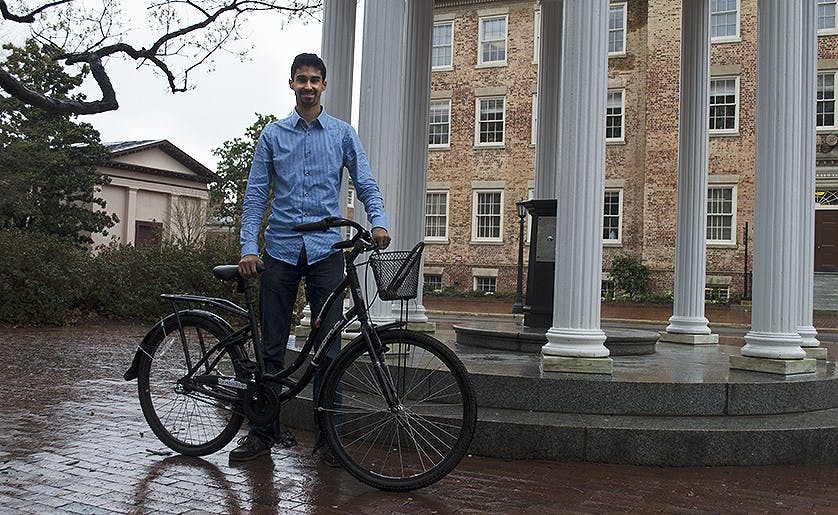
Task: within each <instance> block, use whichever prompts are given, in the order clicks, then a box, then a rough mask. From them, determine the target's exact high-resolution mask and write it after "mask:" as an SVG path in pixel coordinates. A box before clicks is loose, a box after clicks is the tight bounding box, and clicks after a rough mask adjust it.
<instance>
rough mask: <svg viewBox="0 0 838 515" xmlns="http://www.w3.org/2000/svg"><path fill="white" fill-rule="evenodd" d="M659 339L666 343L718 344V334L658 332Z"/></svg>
mask: <svg viewBox="0 0 838 515" xmlns="http://www.w3.org/2000/svg"><path fill="white" fill-rule="evenodd" d="M660 335H661V338H660V341H662V342H667V343H682V344H686V345H718V344H719V335H718V334H712V333H711V334H684V333H668V332H666V331H661V332H660Z"/></svg>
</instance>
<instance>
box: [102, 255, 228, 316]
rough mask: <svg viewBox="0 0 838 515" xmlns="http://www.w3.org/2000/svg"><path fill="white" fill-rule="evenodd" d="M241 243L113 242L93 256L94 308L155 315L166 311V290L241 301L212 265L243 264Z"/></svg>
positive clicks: (121, 313)
mask: <svg viewBox="0 0 838 515" xmlns="http://www.w3.org/2000/svg"><path fill="white" fill-rule="evenodd" d="M238 258H239V251H238V245H236V244H233V243H229V242H222V241H208V242H206V243H205V244H204V245H202V246H193V247H188V248H184V247H179V246H176V245H172V244H162V245H159V246H144V247H133V246H124V245H112V246H108V247H105V248H103V249H101V251H100V252H99V253H98V254H96V255H95V256H93V258H92V259H91V273H90V281H91V285H90V295H89V297H88V299H87V301H88V303H89V306H88V307H89V308H90V309H91V310H93V311H95V312H97V313H100V314H102V315H105V316H107V317H110V318H154V317H157V316H160V315H161V314H162V313H165V312H166V310H167V309H168V306H167V305H166V303H165V302H164V301H163V300H162V299H161V298H160V294H162V293H190V294H195V295H209V296H213V297H224V298H230V299H234V300H238V299H237V298H236V297H235V296H234V295H235V294H234V288H235V286H234V283H224V282H222V281H219V280H217V279H215V278H214V277H213V276H212V267H213V266H215V265H219V264H226V263H230V264H232V263H237V262H238Z"/></svg>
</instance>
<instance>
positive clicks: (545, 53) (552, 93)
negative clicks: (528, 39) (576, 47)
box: [533, 0, 563, 199]
mask: <svg viewBox="0 0 838 515" xmlns="http://www.w3.org/2000/svg"><path fill="white" fill-rule="evenodd" d="M562 4H563V0H544V2H543V3H542V4H541V30H540V32H539V33H540V34H541V48H540V49H539V53H538V91H537V93H536V95H537V102H538V105H537V112H538V117H537V118H538V119H537V120H536V123H537V127H536V133H535V140H536V144H535V191H534V192H533V198H536V199H552V198H555V194H556V160H557V159H558V155H557V154H558V149H557V148H556V147H555V143H556V131H557V129H558V127H559V75H560V72H561V64H562Z"/></svg>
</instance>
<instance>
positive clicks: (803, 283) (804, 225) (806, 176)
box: [797, 2, 826, 359]
mask: <svg viewBox="0 0 838 515" xmlns="http://www.w3.org/2000/svg"><path fill="white" fill-rule="evenodd" d="M816 9H817V7H816V5H815V3H814V2H804V3H803V32H802V36H803V59H802V64H803V80H804V83H803V85H804V94H803V98H802V101H803V106H804V119H803V130H801V131H800V134H801V135H802V136H803V143H802V145H803V167H802V169H801V173H800V180H801V186H800V196H799V199H800V222H801V223H800V227H799V229H800V232H799V233H798V234H799V237H800V268H799V271H800V302H799V304H798V305H799V306H800V320H798V324H799V325H798V326H797V333H798V334H799V335H800V338H801V346H802V347H803V350H804V351H806V353H807V355H809V357H818V358H822V359H826V349H825V348H823V349H818V348H817V347H819V346H820V342H819V341H818V339H817V336H818V332H817V330H816V329H815V327H814V325H813V319H812V309H814V294H815V284H814V282H815V278H814V270H815V131H816V128H815V126H816V121H815V117H816V105H815V102H816V100H815V99H816V95H817V74H818V71H817V62H818V31H817V24H816V23H817V20H816V16H815V13H816Z"/></svg>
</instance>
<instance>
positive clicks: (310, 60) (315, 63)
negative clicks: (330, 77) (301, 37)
mask: <svg viewBox="0 0 838 515" xmlns="http://www.w3.org/2000/svg"><path fill="white" fill-rule="evenodd" d="M303 66H311V67H312V68H317V69H318V70H320V73H321V74H323V80H326V63H324V62H323V59H320V57H318V56H317V54H300V55H298V56H297V57H295V58H294V62H293V63H291V80H294V73H295V72H296V71H297V68H302V67H303Z"/></svg>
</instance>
